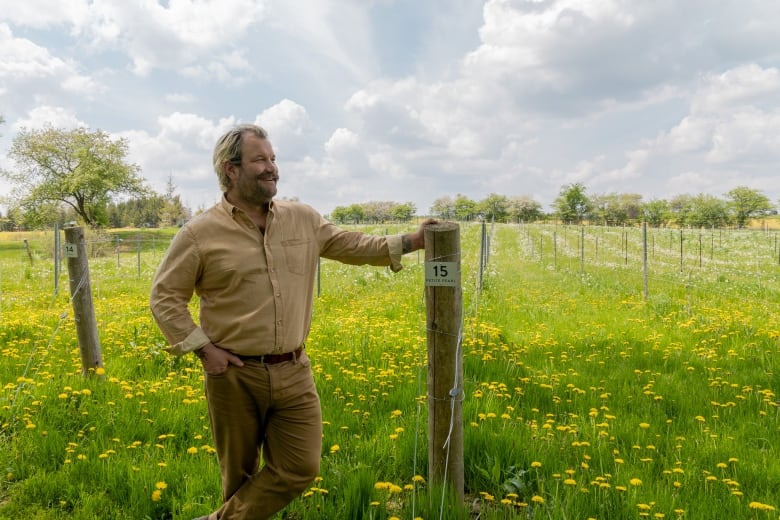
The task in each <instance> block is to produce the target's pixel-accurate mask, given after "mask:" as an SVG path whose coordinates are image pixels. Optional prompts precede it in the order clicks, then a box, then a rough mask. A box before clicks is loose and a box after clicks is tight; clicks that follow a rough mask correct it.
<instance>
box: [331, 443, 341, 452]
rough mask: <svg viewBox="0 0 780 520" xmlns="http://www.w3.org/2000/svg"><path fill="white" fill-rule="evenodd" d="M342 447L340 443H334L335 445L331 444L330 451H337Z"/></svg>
mask: <svg viewBox="0 0 780 520" xmlns="http://www.w3.org/2000/svg"><path fill="white" fill-rule="evenodd" d="M340 449H341V447H340V446H339V445H338V444H334V445H333V446H331V447H330V452H331V453H336V452H338V451H339V450H340Z"/></svg>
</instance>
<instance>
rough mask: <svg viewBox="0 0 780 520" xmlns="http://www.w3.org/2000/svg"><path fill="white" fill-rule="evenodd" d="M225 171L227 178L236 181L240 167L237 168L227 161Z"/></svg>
mask: <svg viewBox="0 0 780 520" xmlns="http://www.w3.org/2000/svg"><path fill="white" fill-rule="evenodd" d="M224 170H225V175H227V177H228V178H229V179H230V180H231V181H233V180H235V179H236V178H237V177H238V166H236V165H235V164H233V163H232V162H230V161H225V165H224Z"/></svg>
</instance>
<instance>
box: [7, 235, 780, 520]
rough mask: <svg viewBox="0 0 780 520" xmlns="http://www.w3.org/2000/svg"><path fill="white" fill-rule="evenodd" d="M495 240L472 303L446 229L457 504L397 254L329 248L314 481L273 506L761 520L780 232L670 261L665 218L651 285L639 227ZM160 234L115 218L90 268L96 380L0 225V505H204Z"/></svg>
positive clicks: (193, 379)
mask: <svg viewBox="0 0 780 520" xmlns="http://www.w3.org/2000/svg"><path fill="white" fill-rule="evenodd" d="M364 229H367V230H369V231H371V232H375V233H380V234H383V233H386V232H389V233H394V232H400V231H402V230H407V229H410V228H409V227H401V226H391V227H387V226H374V227H365V228H364ZM489 231H490V237H491V242H490V244H491V253H490V259H489V263H488V265H487V267H486V268H485V270H484V275H483V279H482V292H481V293H480V294H477V291H476V287H477V285H478V284H477V278H478V275H479V266H478V256H479V249H480V244H479V237H480V227H479V226H478V225H462V226H461V239H462V248H463V252H462V263H463V297H464V312H463V314H464V329H463V332H464V336H463V338H464V340H463V347H464V349H463V350H464V355H463V363H464V377H465V381H464V394H465V398H464V401H463V417H464V425H463V427H464V469H465V483H466V490H465V491H466V495H467V501H466V502H467V503H466V504H462V505H461V504H458V503H456V502H455V501H454V500H453V499H452V498H451V497H448V498H446V499H445V500H444V501H442V499H441V497H442V490H441V489H437V488H435V487H434V486H431V483H430V482H428V475H427V467H428V460H427V457H428V455H427V449H428V448H427V433H426V429H427V411H428V404H427V402H426V401H425V395H426V393H427V386H426V376H427V367H426V359H427V358H426V354H427V346H426V330H425V327H426V325H425V323H426V320H425V304H424V301H423V293H424V291H423V286H422V280H423V276H422V274H423V265H422V260H423V259H424V254H422V253H421V254H420V255H418V254H416V253H415V254H412V255H409V256H408V257H407V258H406V261H405V264H406V266H407V267H406V268H405V269H404V270H403V271H401V272H400V273H397V274H392V273H389V272H388V271H387V270H385V269H377V268H369V267H352V266H343V265H340V264H337V263H334V262H329V261H323V263H322V279H321V286H320V289H321V295H320V297H319V298H317V300H316V302H315V312H314V323H313V326H312V332H311V335H310V338H309V341H308V343H307V348H308V349H309V352H310V355H311V357H312V360H313V367H314V371H315V377H316V378H317V383H318V388H319V392H320V396H321V399H322V405H323V418H324V421H325V426H324V439H323V455H322V456H323V461H322V471H321V477H320V478H319V479H318V480H317V481H316V482H315V483H314V484H313V485H312V487H311V488H310V489H309V490H308V491H307V492H306V493H305V494H304V496H302V497H301V498H299V499H297V500H296V501H294V502H293V503H292V504H291V505H290V506H289V507H288V508H287V509H286V510H285V511H284V512H283V513H282V515H281V516H282V517H284V518H288V519H291V520H304V519H314V518H354V519H358V518H371V519H390V518H392V517H397V518H402V519H407V518H408V519H410V520H411V519H412V518H413V517H419V518H424V519H426V520H430V519H434V518H440V517H441V518H447V519H450V518H469V517H472V518H473V517H474V516H476V511H479V518H481V519H504V518H534V519H538V518H552V519H568V518H583V519H585V518H598V519H615V518H687V519H710V518H713V515H716V516H717V517H718V518H732V519H753V518H756V519H763V518H777V517H778V510H780V500H778V498H777V497H780V460H779V459H778V456H777V455H778V454H777V449H778V446H780V421H779V417H778V413H779V410H778V397H777V396H776V392H777V390H778V388H777V387H778V374H777V363H778V361H777V359H778V350H779V348H780V325H779V324H778V321H779V318H778V316H779V315H780V313H778V307H779V306H780V304H779V303H778V302H780V284H778V276H780V266H778V250H777V247H778V246H777V232H766V231H723V232H721V231H719V230H714V231H703V232H701V233H700V232H699V231H698V230H697V231H687V230H686V231H684V232H683V252H682V254H681V253H680V232H679V230H648V297H647V299H645V298H644V273H643V270H642V239H641V230H639V229H634V228H632V229H621V228H585V229H584V238H585V242H584V247H583V244H580V240H581V238H582V237H583V229H582V228H579V227H562V226H559V227H555V226H544V225H535V226H511V225H504V226H495V227H492V226H491V227H490V228H489ZM173 232H175V230H165V231H158V230H146V231H143V232H142V231H138V230H121V231H117V232H111V233H110V234H109V235H110V236H112V237H116V236H120V238H122V242H121V244H122V245H121V247H120V250H119V252H118V253H117V251H116V249H115V248H107V249H106V248H104V252H103V255H104V256H96V257H95V258H92V259H91V260H90V269H91V281H92V289H93V295H94V301H95V308H96V315H97V321H98V326H99V331H100V337H101V346H102V354H103V360H104V364H105V375H103V376H96V375H93V376H91V377H86V378H85V377H82V376H81V375H80V374H81V367H80V357H79V347H78V342H77V340H76V334H75V325H74V323H73V320H72V317H71V316H72V311H71V309H70V308H69V301H68V297H67V294H66V293H67V286H68V283H67V270H66V269H65V270H64V271H65V272H64V273H63V274H61V278H60V280H59V285H60V290H59V291H57V292H55V291H54V284H53V266H52V263H51V254H50V253H48V251H49V250H50V249H51V246H50V245H49V244H53V238H52V237H51V234H49V235H48V236H46V235H45V234H43V235H40V234H39V235H30V236H29V237H26V238H28V241H29V243H30V246H31V249H32V250H33V251H35V252H36V253H35V255H34V261H33V263H32V264H31V263H30V262H29V259H28V257H27V253H26V251H25V250H24V249H23V247H24V245H23V242H21V241H20V238H21V235H19V234H6V235H5V236H0V349H1V350H2V361H0V388H2V390H0V469H1V470H2V471H0V518H36V519H55V518H75V519H80V518H84V519H87V518H89V519H92V518H116V519H144V518H147V519H190V518H193V517H195V516H198V515H202V514H206V513H208V512H209V511H211V510H212V509H215V508H216V507H217V506H218V504H219V500H220V490H219V477H218V474H219V471H218V467H217V462H216V457H215V455H214V452H213V449H212V448H211V446H210V444H211V439H210V433H209V429H208V417H207V411H206V405H205V400H204V397H203V391H202V384H203V383H202V375H201V370H200V367H199V365H198V362H197V360H196V359H194V358H191V357H187V358H172V357H170V356H168V355H167V354H165V353H164V352H162V351H161V348H162V347H163V346H164V342H163V339H162V337H161V335H160V333H159V331H158V330H157V328H156V326H155V325H154V324H153V322H152V320H151V317H150V315H149V312H148V310H147V298H148V291H149V284H150V281H151V278H152V275H153V273H154V269H155V268H156V265H157V263H158V262H159V260H160V258H161V257H162V254H163V253H164V250H165V245H166V244H167V241H168V240H169V239H170V237H171V236H172V233H173ZM140 233H144V234H142V235H141V234H140ZM113 240H114V242H113V244H114V245H115V244H116V239H115V238H114V239H113ZM134 241H135V242H134ZM109 243H111V242H110V241H109ZM139 243H140V245H141V247H140V252H139V251H138V249H139V248H138V244H139ZM626 243H627V244H628V247H626ZM20 244H21V245H20ZM127 244H131V245H132V247H130V246H127ZM583 251H584V257H583V256H582V252H583ZM681 265H682V268H681ZM415 476H419V477H422V478H419V477H418V478H415ZM444 493H445V494H446V493H447V491H446V490H445V491H444ZM442 508H443V511H444V512H443V513H441V512H440V511H442Z"/></svg>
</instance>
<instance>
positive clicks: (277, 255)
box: [150, 197, 402, 355]
mask: <svg viewBox="0 0 780 520" xmlns="http://www.w3.org/2000/svg"><path fill="white" fill-rule="evenodd" d="M320 256H322V257H324V258H330V259H333V260H338V261H340V262H344V263H348V264H355V265H357V264H369V265H379V266H390V268H391V269H392V270H393V271H398V270H400V269H401V267H402V266H401V256H402V245H401V235H392V236H386V237H385V236H371V235H366V234H364V233H360V232H356V231H346V230H343V229H340V228H338V227H336V226H335V225H333V224H332V223H330V222H328V221H326V220H325V219H323V218H322V217H321V216H320V215H319V214H318V213H317V212H316V211H315V210H314V209H312V208H311V207H309V206H306V205H304V204H300V203H296V202H287V201H273V202H272V203H271V207H270V211H269V213H268V216H267V221H266V229H265V233H261V232H260V230H259V229H258V228H257V226H256V225H255V224H254V223H253V222H252V221H251V220H250V219H249V217H248V216H247V215H246V214H245V213H244V212H243V211H242V210H240V209H239V208H237V207H235V206H233V205H232V204H230V203H229V202H228V201H227V200H226V199H225V198H224V197H223V198H222V201H221V202H220V203H218V204H216V205H215V206H214V207H212V208H211V209H209V210H208V211H206V212H204V213H203V214H201V215H199V216H197V217H196V218H194V219H192V220H191V221H190V222H188V223H187V224H186V225H185V226H184V227H183V228H182V229H181V230H180V231H179V233H178V234H177V235H176V237H174V239H173V241H172V242H171V245H170V247H169V248H168V251H167V253H166V254H165V257H164V258H163V260H162V262H161V264H160V266H159V267H158V269H157V274H156V275H155V278H154V282H153V284H152V291H151V297H150V306H151V310H152V314H153V315H154V318H155V319H156V320H157V323H158V324H159V326H160V330H162V332H163V334H164V335H165V337H166V338H167V339H168V341H169V342H170V344H171V347H170V348H168V349H167V350H168V352H170V353H172V354H175V355H182V354H184V353H186V352H191V351H194V350H198V349H199V348H201V347H203V346H205V345H206V344H207V343H209V342H212V343H214V344H215V345H218V346H219V347H221V348H224V349H226V350H229V351H230V352H233V353H234V354H238V355H259V354H270V353H282V352H290V351H293V350H295V349H296V348H298V347H299V346H300V345H301V344H302V343H303V342H304V340H305V339H306V336H307V335H308V333H309V327H310V326H311V314H312V303H313V293H314V282H315V278H316V275H317V261H318V258H319V257H320ZM193 292H194V293H197V295H198V296H199V297H200V318H199V322H200V326H198V325H197V324H196V323H195V321H194V320H193V317H192V315H191V313H190V310H189V308H188V305H189V302H190V300H191V299H192V295H193Z"/></svg>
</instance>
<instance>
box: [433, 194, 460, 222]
mask: <svg viewBox="0 0 780 520" xmlns="http://www.w3.org/2000/svg"><path fill="white" fill-rule="evenodd" d="M431 215H433V216H434V217H439V218H441V219H444V220H449V219H451V218H453V217H454V216H455V201H454V200H453V199H452V197H439V198H438V199H436V200H434V201H433V205H432V206H431Z"/></svg>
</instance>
